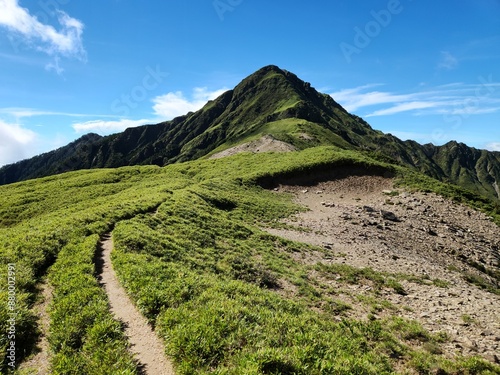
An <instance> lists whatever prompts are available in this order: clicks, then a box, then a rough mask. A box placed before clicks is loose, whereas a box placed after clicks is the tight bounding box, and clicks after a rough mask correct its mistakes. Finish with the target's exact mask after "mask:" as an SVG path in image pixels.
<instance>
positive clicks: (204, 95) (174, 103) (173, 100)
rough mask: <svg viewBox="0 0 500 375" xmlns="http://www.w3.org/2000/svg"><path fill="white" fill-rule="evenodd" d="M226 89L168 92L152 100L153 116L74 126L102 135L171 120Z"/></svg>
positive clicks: (27, 111) (27, 112)
mask: <svg viewBox="0 0 500 375" xmlns="http://www.w3.org/2000/svg"><path fill="white" fill-rule="evenodd" d="M225 91H227V89H220V90H215V91H209V90H208V89H207V88H206V87H197V88H195V89H193V92H192V95H191V99H188V98H186V97H185V96H184V94H183V93H182V92H181V91H177V92H169V93H167V94H164V95H160V96H157V97H156V98H154V99H153V100H152V101H153V103H154V105H153V112H154V113H153V115H154V117H153V118H150V119H142V120H131V119H119V120H112V121H105V120H92V121H85V122H79V123H75V124H73V125H72V126H73V129H74V130H75V131H76V132H77V133H89V132H94V133H98V134H100V135H108V134H111V133H117V132H121V131H123V130H125V129H127V128H133V127H137V126H141V125H146V124H155V123H159V122H161V121H166V120H171V119H172V118H174V117H176V116H181V115H185V114H187V113H188V112H192V111H197V110H199V109H200V108H201V107H203V106H204V105H205V104H206V103H207V101H209V100H213V99H215V98H217V97H218V96H219V95H221V94H222V93H224V92H225ZM1 111H2V110H1V109H0V113H1ZM10 111H11V113H17V114H19V115H22V116H30V115H32V114H39V113H42V114H43V112H37V111H35V110H30V109H22V108H20V109H19V108H10ZM47 113H50V112H47ZM100 117H102V116H100Z"/></svg>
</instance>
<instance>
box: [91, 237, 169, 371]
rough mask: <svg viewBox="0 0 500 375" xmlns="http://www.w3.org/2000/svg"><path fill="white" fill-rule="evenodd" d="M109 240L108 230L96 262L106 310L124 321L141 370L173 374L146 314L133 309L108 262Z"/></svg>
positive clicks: (110, 243) (132, 349)
mask: <svg viewBox="0 0 500 375" xmlns="http://www.w3.org/2000/svg"><path fill="white" fill-rule="evenodd" d="M112 249H113V240H112V237H111V235H110V234H108V235H105V236H103V237H102V239H101V242H100V250H101V251H102V254H100V257H99V258H100V259H101V260H100V264H99V265H98V267H97V268H98V271H99V278H100V282H101V284H102V285H103V287H104V289H105V290H106V294H107V295H108V299H109V304H110V310H111V312H112V313H113V314H114V315H115V316H116V318H117V319H118V320H120V321H122V322H123V323H124V325H125V334H126V336H127V337H128V339H129V342H130V345H131V351H132V352H133V353H134V356H135V358H136V359H137V361H138V362H139V366H140V368H141V369H142V373H143V374H148V375H173V374H174V370H173V367H172V364H171V363H170V362H169V361H168V359H167V358H166V357H165V355H164V345H163V343H162V342H161V340H160V338H159V337H158V336H157V335H156V334H155V332H154V331H153V330H152V328H151V326H150V325H149V324H148V322H147V320H146V318H144V317H143V316H142V315H141V313H140V312H139V311H138V310H137V308H136V307H135V305H134V304H133V303H132V301H131V300H130V298H129V297H128V296H127V293H126V292H125V289H124V288H123V287H122V286H121V285H120V283H119V281H118V278H117V277H116V273H115V271H114V270H113V266H112V264H111V251H112Z"/></svg>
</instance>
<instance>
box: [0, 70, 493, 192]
mask: <svg viewBox="0 0 500 375" xmlns="http://www.w3.org/2000/svg"><path fill="white" fill-rule="evenodd" d="M263 136H271V137H273V138H274V139H276V140H279V141H282V142H285V143H288V144H290V145H291V146H292V147H295V148H298V149H305V148H308V147H314V146H319V145H333V146H336V147H339V148H341V149H346V150H360V151H365V152H368V153H371V154H372V155H374V156H376V155H378V157H379V158H381V159H382V160H389V161H392V162H395V163H399V164H401V165H405V166H411V167H413V168H415V169H416V170H418V171H420V172H423V173H425V174H427V175H429V176H431V177H434V178H438V179H440V180H441V181H446V182H451V183H454V184H457V185H459V186H462V187H465V188H467V189H469V190H471V191H473V192H475V193H479V194H482V195H484V196H487V197H489V198H490V199H495V200H497V199H499V198H500V191H499V190H500V189H499V188H498V181H500V153H498V152H488V151H485V150H476V149H474V148H470V147H468V146H466V145H464V144H459V143H456V142H449V143H447V144H446V145H443V146H434V145H430V144H429V145H420V144H418V143H416V142H413V141H405V142H403V141H401V140H399V139H398V138H396V137H394V136H392V135H390V134H383V133H382V132H380V131H376V130H374V129H372V128H371V127H370V125H369V124H368V123H366V122H365V121H364V120H363V119H361V118H360V117H358V116H355V115H351V114H349V113H348V112H347V111H345V109H344V108H342V107H341V106H340V105H339V104H338V103H336V102H335V101H334V100H333V99H332V98H331V97H330V96H328V95H325V94H321V93H319V92H317V91H316V90H315V89H314V88H313V87H311V85H310V84H309V83H307V82H304V81H302V80H300V79H299V78H298V77H297V76H296V75H294V74H293V73H290V72H288V71H285V70H282V69H280V68H278V67H276V66H267V67H264V68H262V69H260V70H258V71H257V72H255V73H254V74H252V75H250V76H249V77H247V78H245V79H244V80H243V81H242V82H241V83H240V84H238V85H237V86H236V87H235V88H234V89H233V90H229V91H227V92H226V93H224V94H222V95H221V96H220V97H219V98H217V99H215V100H213V101H210V102H209V103H207V104H206V105H205V106H204V107H203V108H202V109H201V110H199V111H197V112H195V113H188V114H186V115H185V116H181V117H178V118H175V119H173V120H172V121H167V122H163V123H160V124H156V125H145V126H141V127H137V128H130V129H127V130H125V131H124V132H122V133H119V134H115V135H111V136H107V137H99V136H97V135H95V134H89V135H87V136H84V137H82V138H80V139H79V140H77V141H75V142H73V143H72V144H70V145H68V146H65V147H63V148H61V149H59V150H56V151H53V152H49V153H47V154H44V155H41V156H37V157H34V158H32V159H28V160H24V161H21V162H18V163H15V164H12V165H8V166H5V167H3V168H1V169H0V183H1V184H8V183H12V182H16V181H23V180H26V179H30V178H37V177H43V176H48V175H52V174H55V173H62V172H67V171H72V170H80V169H91V168H115V167H120V166H127V165H158V166H164V165H168V164H171V163H175V162H182V161H188V160H195V159H198V158H201V157H205V156H207V155H210V154H211V153H215V152H218V151H222V150H225V149H227V148H231V147H234V146H237V145H241V144H245V143H248V142H251V141H255V140H258V139H260V138H261V137H263Z"/></svg>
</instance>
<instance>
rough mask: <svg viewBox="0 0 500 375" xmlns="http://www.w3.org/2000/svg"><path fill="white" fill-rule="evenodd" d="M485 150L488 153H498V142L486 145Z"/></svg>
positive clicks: (499, 145) (499, 148)
mask: <svg viewBox="0 0 500 375" xmlns="http://www.w3.org/2000/svg"><path fill="white" fill-rule="evenodd" d="M486 149H487V150H490V151H500V142H491V143H488V144H487V145H486Z"/></svg>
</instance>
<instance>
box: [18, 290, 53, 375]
mask: <svg viewBox="0 0 500 375" xmlns="http://www.w3.org/2000/svg"><path fill="white" fill-rule="evenodd" d="M40 288H41V291H40V295H41V299H40V301H39V302H37V303H36V304H35V306H34V310H35V311H36V314H37V315H38V321H39V323H40V331H41V334H40V340H39V342H38V343H37V350H38V353H37V354H35V355H34V356H33V357H32V358H30V359H28V360H27V361H26V362H24V363H22V364H21V366H20V367H19V370H20V371H23V373H28V374H33V375H34V374H37V375H46V374H48V373H49V368H50V360H49V349H50V346H49V341H48V339H47V336H48V333H49V326H50V318H49V312H48V306H49V305H50V303H51V301H52V288H51V286H50V285H49V284H48V283H47V281H45V282H43V283H42V284H41V285H40Z"/></svg>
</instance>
